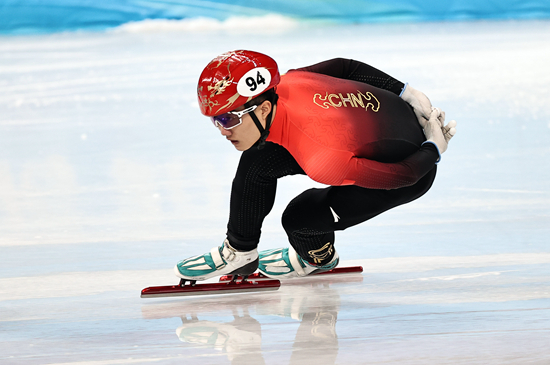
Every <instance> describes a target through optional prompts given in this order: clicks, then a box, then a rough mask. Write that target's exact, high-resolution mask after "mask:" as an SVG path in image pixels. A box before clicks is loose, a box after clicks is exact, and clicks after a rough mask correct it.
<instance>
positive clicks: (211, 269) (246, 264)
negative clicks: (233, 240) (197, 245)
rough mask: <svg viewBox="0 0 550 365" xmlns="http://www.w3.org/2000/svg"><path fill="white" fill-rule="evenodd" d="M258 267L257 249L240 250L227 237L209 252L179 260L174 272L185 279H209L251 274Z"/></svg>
mask: <svg viewBox="0 0 550 365" xmlns="http://www.w3.org/2000/svg"><path fill="white" fill-rule="evenodd" d="M257 267H258V250H257V249H253V250H252V251H246V252H240V251H237V250H235V249H234V248H233V247H231V246H230V245H229V241H228V240H227V239H226V240H225V241H224V242H223V244H222V245H221V246H220V247H214V248H213V249H212V250H210V252H209V253H205V254H204V255H200V256H194V257H191V258H188V259H185V260H182V261H180V262H178V263H177V265H176V266H175V267H174V272H175V273H176V276H178V277H180V278H182V279H185V280H207V279H210V278H213V277H215V276H220V275H241V276H246V275H250V274H252V273H253V272H254V271H256V268H257Z"/></svg>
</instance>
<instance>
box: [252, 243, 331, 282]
mask: <svg viewBox="0 0 550 365" xmlns="http://www.w3.org/2000/svg"><path fill="white" fill-rule="evenodd" d="M338 261H339V258H338V253H337V252H334V257H333V258H332V260H330V262H329V263H328V264H326V265H323V266H315V265H313V264H310V263H309V262H307V261H305V260H304V259H302V258H301V257H300V255H298V254H297V253H296V251H295V250H294V248H292V247H289V248H278V249H275V250H266V251H262V252H260V263H259V265H258V270H259V271H260V272H261V273H262V274H264V275H265V276H268V277H270V278H274V279H289V278H297V277H302V276H307V275H311V274H314V273H317V272H320V271H328V270H332V269H334V268H335V267H336V266H337V265H338Z"/></svg>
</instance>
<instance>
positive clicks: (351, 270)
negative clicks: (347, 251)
mask: <svg viewBox="0 0 550 365" xmlns="http://www.w3.org/2000/svg"><path fill="white" fill-rule="evenodd" d="M362 272H363V266H348V267H337V268H334V269H332V270H329V271H321V272H318V273H314V274H310V275H308V276H304V278H311V277H315V276H320V275H342V274H360V273H362ZM232 278H233V276H232V275H224V276H222V277H220V283H227V282H230V281H231V279H232ZM240 278H241V277H238V279H240ZM296 279H298V278H296ZM248 280H255V281H259V282H264V281H266V280H273V278H270V277H267V276H265V275H264V274H262V273H259V272H257V273H254V274H252V275H249V276H248ZM290 280H292V279H290Z"/></svg>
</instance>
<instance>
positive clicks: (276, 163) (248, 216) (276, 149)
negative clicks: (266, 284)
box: [227, 142, 305, 251]
mask: <svg viewBox="0 0 550 365" xmlns="http://www.w3.org/2000/svg"><path fill="white" fill-rule="evenodd" d="M296 174H305V173H304V171H303V170H302V168H301V167H300V165H298V163H297V162H296V160H295V159H294V157H292V155H291V154H290V153H289V152H288V151H287V150H286V149H285V148H284V147H282V146H280V145H278V144H275V143H271V142H266V143H265V145H264V147H263V148H262V149H258V148H257V146H256V145H254V146H252V147H251V148H250V149H248V150H246V151H245V152H243V154H242V156H241V160H240V162H239V167H238V168H237V173H236V174H235V178H234V179H233V185H232V188H231V202H230V211H229V222H228V223H227V238H228V239H229V242H230V244H231V245H232V246H233V247H235V248H236V249H238V250H243V251H244V250H252V249H254V248H256V247H257V246H258V243H259V242H260V234H261V228H262V224H263V221H264V218H265V217H266V216H267V215H268V214H269V212H270V211H271V208H272V207H273V203H274V202H275V191H276V189H277V179H279V178H281V177H283V176H287V175H296Z"/></svg>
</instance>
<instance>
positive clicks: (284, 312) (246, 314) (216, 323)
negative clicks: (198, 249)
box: [142, 275, 363, 364]
mask: <svg viewBox="0 0 550 365" xmlns="http://www.w3.org/2000/svg"><path fill="white" fill-rule="evenodd" d="M362 281H363V277H362V276H361V275H343V276H340V277H333V278H321V277H318V278H314V279H311V278H304V279H295V280H289V281H286V282H284V283H283V286H282V287H281V289H279V291H277V292H272V293H264V294H256V295H246V296H243V295H235V296H234V297H233V298H227V297H224V298H223V299H222V298H217V299H214V298H207V299H204V298H201V299H198V298H197V299H191V300H186V301H178V302H176V301H170V302H165V303H159V304H153V305H144V306H143V307H142V313H143V317H144V318H146V319H160V318H167V317H168V318H169V317H180V318H181V325H180V326H179V327H178V328H177V329H176V335H177V336H178V338H179V339H180V341H182V342H185V343H188V344H191V345H192V346H199V347H201V346H202V347H208V348H213V349H218V350H222V351H223V352H224V353H225V354H226V355H227V358H228V359H229V361H231V363H232V364H264V363H265V360H264V358H268V357H269V352H267V351H266V349H265V347H266V346H263V347H262V322H264V323H265V322H268V323H270V322H271V323H272V324H277V323H284V321H285V319H292V320H295V321H298V322H299V327H298V329H297V330H296V332H295V335H292V333H291V332H292V331H293V330H291V331H284V333H282V334H279V335H278V336H280V337H281V338H280V340H279V341H278V342H279V346H282V347H286V346H288V348H287V349H286V350H287V351H290V349H291V352H292V354H291V357H290V362H289V364H303V363H304V361H305V363H311V364H314V363H318V364H335V363H336V358H337V355H338V336H337V331H336V323H337V319H338V311H339V307H340V293H341V292H342V290H343V291H344V293H345V290H346V288H347V289H348V290H353V287H354V286H356V285H357V283H361V282H362ZM354 283H355V284H354ZM228 313H230V316H231V317H232V319H226V318H227V314H228ZM273 316H276V317H280V318H281V319H277V318H271V319H268V320H267V321H264V318H265V317H273ZM220 317H223V319H219V318H220ZM203 318H213V319H203ZM281 321H283V322H281ZM292 338H293V339H294V340H293V341H291V339H292ZM262 348H263V350H262ZM279 350H280V351H282V349H279Z"/></svg>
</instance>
